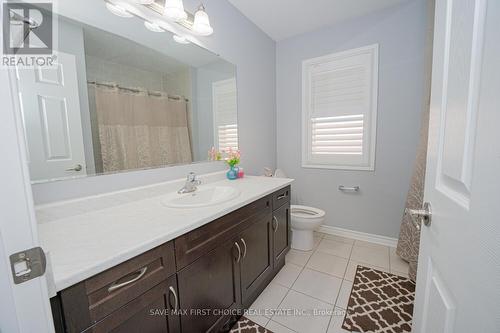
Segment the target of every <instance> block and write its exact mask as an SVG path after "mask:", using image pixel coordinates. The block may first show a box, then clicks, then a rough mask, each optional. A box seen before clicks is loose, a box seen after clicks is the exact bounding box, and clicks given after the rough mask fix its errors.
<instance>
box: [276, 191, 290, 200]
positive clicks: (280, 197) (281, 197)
mask: <svg viewBox="0 0 500 333" xmlns="http://www.w3.org/2000/svg"><path fill="white" fill-rule="evenodd" d="M287 196H288V193H287V192H285V193H283V194H280V195H278V196H277V197H276V200H281V199H284V198H286V197H287Z"/></svg>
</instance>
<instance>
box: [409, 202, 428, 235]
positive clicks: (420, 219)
mask: <svg viewBox="0 0 500 333" xmlns="http://www.w3.org/2000/svg"><path fill="white" fill-rule="evenodd" d="M405 213H406V214H408V215H410V217H411V221H412V222H413V225H414V226H415V228H417V230H420V226H421V225H422V223H423V224H424V225H425V226H427V227H428V226H430V225H431V222H432V206H431V204H430V202H425V203H424V206H423V207H422V208H421V209H410V208H406V209H405Z"/></svg>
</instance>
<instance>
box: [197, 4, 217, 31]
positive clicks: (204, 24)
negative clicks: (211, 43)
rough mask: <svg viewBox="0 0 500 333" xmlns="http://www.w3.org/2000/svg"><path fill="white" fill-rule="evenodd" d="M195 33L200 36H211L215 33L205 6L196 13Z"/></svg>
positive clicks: (201, 6)
mask: <svg viewBox="0 0 500 333" xmlns="http://www.w3.org/2000/svg"><path fill="white" fill-rule="evenodd" d="M193 31H194V32H195V33H197V34H198V35H200V36H210V35H211V34H212V33H213V32H214V29H213V28H212V27H211V26H210V20H209V18H208V14H207V12H206V11H205V6H203V4H201V5H200V7H198V10H197V11H196V13H194V22H193Z"/></svg>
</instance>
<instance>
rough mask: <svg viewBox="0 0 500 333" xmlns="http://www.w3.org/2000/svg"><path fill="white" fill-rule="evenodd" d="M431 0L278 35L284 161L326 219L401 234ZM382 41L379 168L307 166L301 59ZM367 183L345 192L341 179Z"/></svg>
mask: <svg viewBox="0 0 500 333" xmlns="http://www.w3.org/2000/svg"><path fill="white" fill-rule="evenodd" d="M426 19H427V16H426V4H425V1H412V2H409V3H406V4H403V5H400V6H397V7H392V8H389V9H385V10H383V11H380V12H376V13H373V14H370V15H367V16H364V17H360V18H357V19H353V20H350V21H346V22H343V23H340V24H338V25H335V26H331V27H328V28H325V29H322V30H319V31H314V32H311V33H307V34H304V35H300V36H297V37H294V38H291V39H287V40H284V41H281V42H278V44H277V47H276V59H277V60H276V70H277V77H276V79H277V154H278V167H279V168H282V169H283V170H284V171H285V172H286V173H287V175H288V176H290V177H292V178H295V179H296V182H295V183H294V185H293V187H294V193H295V201H296V202H297V201H298V202H299V203H301V204H305V205H311V206H315V207H318V208H321V209H324V210H325V211H326V212H327V220H326V222H325V224H326V225H329V226H334V227H341V228H346V229H350V230H356V231H361V232H367V233H373V234H379V235H384V236H388V237H397V235H398V232H399V225H400V223H401V216H402V213H403V208H404V202H405V198H406V193H407V191H408V188H409V182H410V176H411V171H412V168H413V163H414V160H415V154H416V147H417V141H418V132H419V127H420V116H421V110H422V102H423V79H424V76H423V70H424V45H425V32H426ZM374 43H378V44H379V47H380V49H379V97H378V126H377V147H376V164H375V171H374V172H367V171H340V170H324V169H321V170H320V169H305V168H302V167H301V148H300V147H301V136H300V133H301V62H302V60H304V59H308V58H313V57H318V56H322V55H326V54H329V53H333V52H337V51H343V50H347V49H351V48H356V47H361V46H365V45H369V44H374ZM341 184H342V185H345V186H352V185H359V186H360V187H361V192H360V193H359V194H343V193H341V192H339V191H338V190H337V187H338V186H339V185H341Z"/></svg>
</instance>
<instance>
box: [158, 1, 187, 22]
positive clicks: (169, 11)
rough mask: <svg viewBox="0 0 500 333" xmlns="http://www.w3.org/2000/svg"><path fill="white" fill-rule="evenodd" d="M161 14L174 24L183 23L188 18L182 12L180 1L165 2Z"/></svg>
mask: <svg viewBox="0 0 500 333" xmlns="http://www.w3.org/2000/svg"><path fill="white" fill-rule="evenodd" d="M163 14H164V15H165V16H166V17H168V18H170V19H172V20H174V21H176V22H179V21H183V20H185V19H187V17H188V15H187V13H186V12H185V11H184V4H183V3H182V0H165V11H164V13H163Z"/></svg>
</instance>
